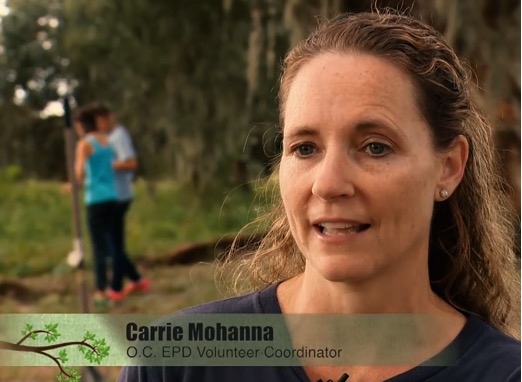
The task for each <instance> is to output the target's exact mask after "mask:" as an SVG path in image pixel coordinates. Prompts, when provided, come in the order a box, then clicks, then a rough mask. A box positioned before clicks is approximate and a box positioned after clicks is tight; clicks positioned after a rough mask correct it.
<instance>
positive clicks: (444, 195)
mask: <svg viewBox="0 0 522 382" xmlns="http://www.w3.org/2000/svg"><path fill="white" fill-rule="evenodd" d="M439 195H440V197H441V198H442V199H446V198H447V197H448V196H449V192H448V190H446V189H445V188H443V189H442V190H440V192H439Z"/></svg>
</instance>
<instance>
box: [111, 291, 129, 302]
mask: <svg viewBox="0 0 522 382" xmlns="http://www.w3.org/2000/svg"><path fill="white" fill-rule="evenodd" d="M107 298H108V299H109V300H111V301H112V302H120V301H122V300H123V299H124V298H125V293H123V292H122V291H120V292H116V291H115V290H112V289H109V290H108V291H107Z"/></svg>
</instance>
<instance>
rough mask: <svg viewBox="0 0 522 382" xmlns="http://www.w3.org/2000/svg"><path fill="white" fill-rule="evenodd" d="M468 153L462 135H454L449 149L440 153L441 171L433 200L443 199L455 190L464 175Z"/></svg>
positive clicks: (465, 140) (464, 138)
mask: <svg viewBox="0 0 522 382" xmlns="http://www.w3.org/2000/svg"><path fill="white" fill-rule="evenodd" d="M468 155H469V144H468V140H467V139H466V137H464V136H463V135H459V136H458V137H456V138H455V139H454V140H453V142H452V143H451V145H450V147H449V149H448V150H445V151H444V152H443V153H442V154H441V155H440V158H441V166H442V171H441V173H440V174H441V175H440V179H439V182H438V187H437V190H436V192H435V200H437V201H442V200H445V199H447V198H449V197H450V196H451V194H452V193H453V192H454V191H455V189H456V188H457V186H458V185H459V183H460V181H461V180H462V177H463V176H464V171H465V169H466V163H467V162H468Z"/></svg>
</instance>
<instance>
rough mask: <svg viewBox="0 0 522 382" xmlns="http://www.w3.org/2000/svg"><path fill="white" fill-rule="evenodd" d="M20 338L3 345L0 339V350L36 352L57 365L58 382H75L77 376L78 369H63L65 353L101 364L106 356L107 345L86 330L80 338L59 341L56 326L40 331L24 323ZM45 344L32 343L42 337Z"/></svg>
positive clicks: (78, 375)
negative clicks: (75, 351)
mask: <svg viewBox="0 0 522 382" xmlns="http://www.w3.org/2000/svg"><path fill="white" fill-rule="evenodd" d="M21 335H22V338H21V339H20V340H19V341H18V342H16V343H15V342H6V341H1V340H0V350H11V351H18V352H26V353H35V354H39V355H42V356H44V357H48V358H50V359H51V360H53V362H54V363H55V364H56V366H58V368H59V371H60V373H59V374H58V375H57V376H56V379H57V380H58V381H59V382H78V381H79V380H80V373H79V372H78V370H76V369H74V368H72V367H67V366H65V363H67V361H68V360H69V356H68V353H67V351H68V350H71V348H73V349H74V347H76V350H77V351H79V352H80V353H82V354H83V357H84V358H85V359H86V360H87V361H89V362H90V363H92V364H98V365H99V364H101V361H102V360H103V359H104V358H106V357H107V356H108V355H109V350H110V346H109V345H108V344H107V343H106V342H105V339H104V338H96V334H94V333H91V332H89V331H86V332H85V334H84V335H83V338H82V339H81V340H80V339H77V340H72V341H63V342H58V338H59V337H60V336H61V334H60V332H59V331H58V324H57V323H49V324H46V325H44V328H43V329H35V328H34V327H33V325H30V324H26V325H25V328H24V329H23V330H22V332H21ZM42 336H43V340H44V342H46V343H48V345H36V344H31V341H36V340H37V339H39V338H42Z"/></svg>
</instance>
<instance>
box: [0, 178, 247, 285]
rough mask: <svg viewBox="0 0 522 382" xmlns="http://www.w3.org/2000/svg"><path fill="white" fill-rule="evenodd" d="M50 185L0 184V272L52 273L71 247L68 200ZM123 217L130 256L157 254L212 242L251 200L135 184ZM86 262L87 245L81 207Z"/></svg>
mask: <svg viewBox="0 0 522 382" xmlns="http://www.w3.org/2000/svg"><path fill="white" fill-rule="evenodd" d="M62 186H63V185H62V184H60V183H54V182H36V181H26V182H20V183H18V182H17V183H13V182H12V183H6V182H3V183H0V221H2V224H1V225H0V269H1V270H2V274H3V275H7V276H14V277H26V276H32V275H38V274H43V273H49V272H53V271H55V270H56V269H57V267H59V265H60V264H63V262H64V260H65V258H66V256H67V253H68V252H69V251H70V250H71V249H72V229H71V196H70V194H69V193H67V192H64V191H63V190H62ZM135 188H136V198H135V201H134V203H133V205H132V206H131V209H130V211H129V215H128V217H127V233H128V238H127V247H128V250H129V253H130V254H131V255H132V256H133V257H134V258H138V259H139V258H143V257H155V256H162V255H165V254H166V253H168V252H169V251H170V250H172V249H173V248H175V247H176V246H178V245H179V244H181V243H186V242H197V241H208V240H217V239H219V238H220V237H222V236H223V235H226V234H231V233H235V232H237V231H238V230H239V229H240V228H241V227H242V226H243V225H244V224H245V223H247V222H248V221H249V220H250V219H252V217H253V216H254V215H255V209H256V206H255V205H254V204H253V200H254V196H253V195H252V194H248V193H246V192H244V191H242V190H239V189H237V190H235V191H231V192H215V193H213V194H212V195H210V196H209V195H206V196H204V197H198V196H197V195H195V194H194V193H193V192H191V191H190V190H186V189H183V188H181V187H179V186H178V185H177V184H176V183H174V182H159V183H157V184H155V185H154V187H151V186H150V185H147V184H146V183H145V182H143V181H141V182H137V183H136V187H135ZM82 213H83V214H82V222H83V223H84V228H83V236H84V243H85V252H86V260H87V261H86V262H87V266H89V264H90V259H91V255H90V244H89V239H88V232H87V230H86V228H85V213H84V209H83V207H82Z"/></svg>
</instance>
